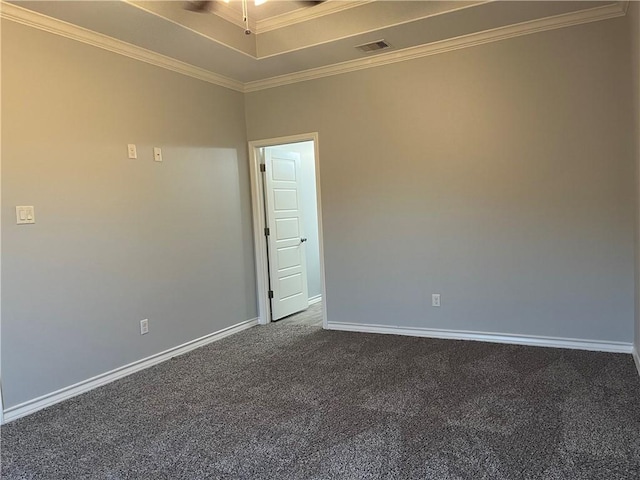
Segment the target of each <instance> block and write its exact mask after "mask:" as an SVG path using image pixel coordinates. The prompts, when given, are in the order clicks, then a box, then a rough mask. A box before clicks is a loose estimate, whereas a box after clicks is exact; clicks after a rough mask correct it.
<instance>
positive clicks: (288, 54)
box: [11, 0, 624, 84]
mask: <svg viewBox="0 0 640 480" xmlns="http://www.w3.org/2000/svg"><path fill="white" fill-rule="evenodd" d="M11 3H12V4H14V5H17V6H19V7H21V8H22V9H28V10H30V11H34V12H38V13H41V14H44V15H46V16H48V17H53V18H55V19H59V20H62V21H64V22H68V23H71V24H73V25H77V26H80V27H82V28H85V29H88V30H91V31H94V32H98V33H100V34H103V35H106V36H108V37H112V38H115V39H118V40H121V41H123V42H126V43H128V44H131V45H135V46H137V47H141V48H143V49H146V50H150V51H152V52H157V53H159V54H162V55H164V56H166V57H170V58H171V59H176V60H179V61H180V62H184V63H186V64H188V65H192V66H195V67H197V68H198V69H201V70H203V71H206V72H211V73H213V74H218V75H222V76H224V77H227V78H229V79H232V80H235V81H237V82H241V83H242V84H247V83H250V82H259V81H264V80H265V79H271V78H273V77H280V76H283V75H291V74H299V72H306V71H309V70H311V69H320V68H325V67H327V66H331V65H343V64H344V65H347V64H348V63H349V62H355V61H360V62H362V61H364V62H366V61H367V59H368V58H371V57H374V56H377V55H389V53H386V52H395V53H393V54H396V53H397V54H401V53H402V52H407V51H410V50H411V49H415V48H416V47H418V46H424V45H435V44H438V43H442V42H444V41H447V40H450V39H459V38H465V37H468V36H470V35H474V34H478V32H492V31H499V30H500V29H501V28H502V29H504V27H508V26H512V25H522V24H525V23H528V22H529V23H530V22H535V21H538V20H540V19H547V18H550V17H554V18H555V17H559V16H565V17H567V16H568V15H574V16H575V15H576V12H586V11H592V10H597V9H604V8H609V7H610V6H612V5H613V4H618V5H619V4H620V3H621V2H613V1H483V0H468V1H402V0H386V1H381V0H377V1H370V0H363V1H353V0H347V1H344V0H328V1H326V2H324V3H322V4H319V5H316V6H301V5H302V4H301V3H300V2H297V1H276V0H269V1H268V2H267V3H266V4H264V5H261V6H257V7H256V6H254V5H253V0H249V3H250V6H249V8H250V10H249V16H250V19H251V29H252V31H253V33H252V34H251V35H245V34H244V29H243V28H242V27H241V25H242V18H241V7H240V5H239V1H238V0H232V2H231V3H230V5H226V4H224V3H223V2H220V1H219V2H216V5H215V8H213V9H212V13H209V14H203V13H194V12H189V11H187V10H186V9H185V8H184V5H185V2H183V1H137V0H136V1H134V0H130V1H103V0H91V1H87V0H82V1H65V2H60V1H19V2H11ZM622 3H624V2H622ZM238 14H240V15H238ZM567 18H569V17H567ZM572 18H573V17H572ZM380 39H385V40H386V41H387V42H388V43H390V44H391V45H392V47H393V50H391V51H389V50H385V51H383V52H384V53H369V54H367V53H363V52H361V51H359V50H357V49H356V48H354V47H355V46H357V45H360V44H363V43H368V42H373V41H376V40H380Z"/></svg>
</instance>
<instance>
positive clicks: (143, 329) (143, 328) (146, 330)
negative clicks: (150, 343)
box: [140, 318, 149, 335]
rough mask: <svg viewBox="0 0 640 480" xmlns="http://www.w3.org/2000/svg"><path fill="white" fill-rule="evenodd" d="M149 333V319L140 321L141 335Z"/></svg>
mask: <svg viewBox="0 0 640 480" xmlns="http://www.w3.org/2000/svg"><path fill="white" fill-rule="evenodd" d="M147 333H149V319H148V318H145V319H144V320H140V335H145V334H147Z"/></svg>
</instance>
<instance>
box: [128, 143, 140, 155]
mask: <svg viewBox="0 0 640 480" xmlns="http://www.w3.org/2000/svg"><path fill="white" fill-rule="evenodd" d="M127 152H128V154H129V158H138V152H137V151H136V146H135V144H133V143H130V144H128V145H127Z"/></svg>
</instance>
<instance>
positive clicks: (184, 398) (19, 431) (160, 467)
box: [2, 324, 640, 480]
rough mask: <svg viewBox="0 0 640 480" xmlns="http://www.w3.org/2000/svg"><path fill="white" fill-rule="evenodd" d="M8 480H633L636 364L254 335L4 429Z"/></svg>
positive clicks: (505, 348) (345, 336) (352, 338)
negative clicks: (383, 479) (208, 479)
mask: <svg viewBox="0 0 640 480" xmlns="http://www.w3.org/2000/svg"><path fill="white" fill-rule="evenodd" d="M2 478H3V479H18V478H20V479H31V478H37V479H94V478H95V479H125V478H126V479H205V478H212V479H226V478H229V479H241V478H242V479H278V480H280V479H283V480H284V479H381V478H385V479H438V480H440V479H442V480H446V479H463V480H467V479H473V480H480V479H505V480H516V479H562V480H572V479H594V480H595V479H598V480H615V479H638V478H640V379H639V377H638V373H637V371H636V370H635V367H634V365H633V360H632V359H631V356H629V355H617V354H605V353H593V352H582V351H575V350H559V349H545V348H533V347H521V346H509V345H496V344H487V343H479V342H463V341H449V340H432V339H423V338H410V337H400V336H391V335H371V334H357V333H347V332H330V331H323V330H321V329H319V328H315V327H307V326H295V325H278V324H274V325H270V326H268V327H256V328H252V329H250V330H248V331H245V332H242V333H240V334H238V335H235V336H233V337H229V338H227V339H224V340H222V341H220V342H217V343H214V344H211V345H208V346H206V347H203V348H201V349H199V350H196V351H194V352H192V353H190V354H187V355H184V356H181V357H178V358H176V359H174V360H171V361H168V362H165V363H163V364H161V365H158V366H156V367H153V368H151V369H148V370H146V371H143V372H140V373H138V374H134V375H132V376H130V377H127V378H124V379H122V380H119V381H117V382H114V383H112V384H109V385H107V386H104V387H102V388H99V389H97V390H94V391H92V392H89V393H87V394H85V395H82V396H80V397H76V398H74V399H71V400H69V401H66V402H64V403H62V404H59V405H56V406H54V407H51V408H49V409H46V410H44V411H41V412H38V413H36V414H34V415H31V416H29V417H26V418H23V419H20V420H17V421H15V422H13V423H10V424H8V425H6V426H4V427H3V428H2Z"/></svg>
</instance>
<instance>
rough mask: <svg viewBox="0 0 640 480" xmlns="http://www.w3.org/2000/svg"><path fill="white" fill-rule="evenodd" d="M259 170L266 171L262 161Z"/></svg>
mask: <svg viewBox="0 0 640 480" xmlns="http://www.w3.org/2000/svg"><path fill="white" fill-rule="evenodd" d="M260 171H261V172H266V171H267V166H266V165H265V164H264V163H261V164H260Z"/></svg>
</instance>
